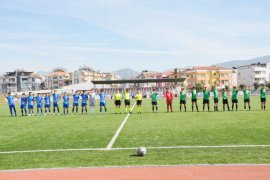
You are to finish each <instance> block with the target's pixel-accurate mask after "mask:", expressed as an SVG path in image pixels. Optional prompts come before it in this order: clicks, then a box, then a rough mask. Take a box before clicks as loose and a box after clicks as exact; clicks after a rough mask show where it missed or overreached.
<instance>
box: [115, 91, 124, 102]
mask: <svg viewBox="0 0 270 180" xmlns="http://www.w3.org/2000/svg"><path fill="white" fill-rule="evenodd" d="M121 99H122V94H120V93H115V94H114V100H115V101H120V100H121Z"/></svg>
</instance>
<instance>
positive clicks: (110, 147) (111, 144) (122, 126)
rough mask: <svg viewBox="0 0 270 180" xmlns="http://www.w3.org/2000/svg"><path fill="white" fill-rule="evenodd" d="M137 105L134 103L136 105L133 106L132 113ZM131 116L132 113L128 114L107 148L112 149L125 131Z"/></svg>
mask: <svg viewBox="0 0 270 180" xmlns="http://www.w3.org/2000/svg"><path fill="white" fill-rule="evenodd" d="M135 105H136V103H134V105H133V106H132V108H131V111H132V110H133V109H134V107H135ZM129 116H130V113H128V115H127V116H126V118H125V119H124V120H123V122H122V124H121V125H120V126H119V128H118V130H117V131H116V133H115V134H114V136H113V138H112V140H111V141H110V142H109V144H108V145H107V148H106V149H108V150H110V149H112V147H113V145H114V143H115V141H116V139H117V138H118V136H119V134H120V133H121V131H122V130H123V128H124V126H125V124H126V122H127V120H128V118H129Z"/></svg>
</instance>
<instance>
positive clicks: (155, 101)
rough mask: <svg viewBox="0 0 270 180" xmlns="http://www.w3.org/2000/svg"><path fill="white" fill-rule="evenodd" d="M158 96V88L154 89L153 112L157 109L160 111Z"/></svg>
mask: <svg viewBox="0 0 270 180" xmlns="http://www.w3.org/2000/svg"><path fill="white" fill-rule="evenodd" d="M157 98H158V93H157V91H156V89H155V88H154V89H153V92H152V94H151V99H152V111H153V113H154V112H155V111H156V113H157V112H158V102H157Z"/></svg>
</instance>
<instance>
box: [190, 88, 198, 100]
mask: <svg viewBox="0 0 270 180" xmlns="http://www.w3.org/2000/svg"><path fill="white" fill-rule="evenodd" d="M191 99H197V91H196V90H195V89H194V90H193V91H192V93H191Z"/></svg>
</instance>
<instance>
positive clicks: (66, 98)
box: [63, 92, 69, 115]
mask: <svg viewBox="0 0 270 180" xmlns="http://www.w3.org/2000/svg"><path fill="white" fill-rule="evenodd" d="M68 107H69V96H68V94H67V93H66V92H65V93H64V95H63V110H64V115H68Z"/></svg>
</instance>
